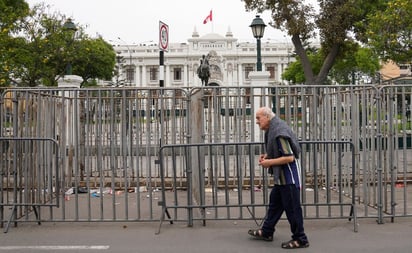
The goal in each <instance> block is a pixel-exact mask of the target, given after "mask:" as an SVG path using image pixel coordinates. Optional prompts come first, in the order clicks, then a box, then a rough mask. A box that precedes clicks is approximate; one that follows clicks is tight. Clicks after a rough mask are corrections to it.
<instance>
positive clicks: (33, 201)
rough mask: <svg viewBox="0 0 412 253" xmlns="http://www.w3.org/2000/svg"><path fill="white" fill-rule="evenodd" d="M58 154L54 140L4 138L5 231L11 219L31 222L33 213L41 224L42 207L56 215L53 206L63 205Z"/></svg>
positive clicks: (0, 188) (0, 211) (1, 206)
mask: <svg viewBox="0 0 412 253" xmlns="http://www.w3.org/2000/svg"><path fill="white" fill-rule="evenodd" d="M58 154H59V149H58V145H57V142H56V141H55V140H53V139H49V138H4V137H0V156H1V158H0V167H1V168H2V170H1V179H2V180H1V181H0V200H1V201H0V218H1V225H2V227H3V223H4V222H5V223H6V226H5V227H4V232H7V231H8V228H9V225H10V223H11V222H15V225H17V220H20V219H24V220H25V221H29V213H31V212H34V213H35V221H37V222H38V223H40V221H41V217H42V209H41V207H43V208H47V209H48V210H47V211H48V212H49V215H50V217H53V207H59V206H60V198H59V196H60V183H61V182H60V181H61V176H60V175H61V172H60V171H59V163H58V162H59V159H58ZM4 178H7V180H3V179H4ZM7 207H10V209H9V208H7ZM45 211H46V210H45ZM5 216H7V217H8V218H7V219H6V217H5Z"/></svg>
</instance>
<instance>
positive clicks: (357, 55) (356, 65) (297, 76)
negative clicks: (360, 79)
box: [282, 43, 380, 84]
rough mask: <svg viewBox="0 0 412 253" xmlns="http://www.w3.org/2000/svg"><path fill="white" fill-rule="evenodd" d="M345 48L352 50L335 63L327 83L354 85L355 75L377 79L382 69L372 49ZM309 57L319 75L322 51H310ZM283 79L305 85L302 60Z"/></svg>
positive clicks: (289, 67) (290, 65)
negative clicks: (377, 73) (378, 72)
mask: <svg viewBox="0 0 412 253" xmlns="http://www.w3.org/2000/svg"><path fill="white" fill-rule="evenodd" d="M345 46H346V47H348V46H351V47H352V48H351V49H346V50H344V51H345V54H344V55H342V56H341V57H339V58H338V59H337V60H336V61H335V64H334V65H333V67H332V69H331V70H330V71H329V74H328V78H327V81H325V83H328V84H330V83H339V84H349V83H353V81H354V80H353V77H354V75H357V76H368V77H372V78H373V77H375V76H376V72H377V71H378V70H379V69H380V63H379V62H380V60H379V58H378V56H377V55H376V54H374V52H373V51H372V50H371V49H370V48H367V47H360V46H359V44H357V43H352V44H351V45H350V44H349V43H347V44H346V45H345ZM308 57H309V60H310V62H311V66H312V68H313V72H314V73H318V72H319V69H320V68H321V66H322V59H323V53H322V52H321V49H320V50H312V51H310V52H309V53H308ZM282 79H284V80H287V81H289V82H291V83H304V82H305V81H306V79H305V75H304V73H303V68H302V63H301V61H300V59H296V61H295V62H292V63H291V64H289V66H288V67H287V68H286V70H285V72H284V73H283V74H282Z"/></svg>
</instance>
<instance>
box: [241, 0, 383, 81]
mask: <svg viewBox="0 0 412 253" xmlns="http://www.w3.org/2000/svg"><path fill="white" fill-rule="evenodd" d="M242 1H243V2H245V7H246V10H248V11H257V12H264V11H269V12H271V17H272V21H271V22H270V23H269V25H270V26H272V27H273V28H275V29H280V30H282V31H285V32H287V34H288V35H289V36H290V37H291V40H292V43H293V45H294V46H295V50H296V54H297V56H298V57H299V59H300V61H301V64H302V68H303V72H304V75H305V80H306V83H307V84H323V83H325V81H326V80H327V76H328V73H329V71H330V70H331V69H332V67H333V65H334V63H335V61H336V60H337V59H339V58H341V57H343V56H344V55H345V53H346V52H345V50H346V49H347V47H346V44H347V43H349V44H351V43H352V42H353V41H354V39H355V38H356V36H359V38H361V37H362V36H363V35H364V31H365V29H366V28H365V26H364V24H365V22H366V20H367V15H368V14H369V13H370V12H372V11H374V10H375V9H374V7H375V6H376V3H377V1H376V0H359V1H354V0H318V3H319V12H316V11H315V8H314V6H312V5H311V4H307V3H306V2H305V1H301V0H267V1H265V0H242ZM372 7H373V8H372ZM317 33H318V34H319V38H320V44H321V48H322V50H321V55H319V56H320V57H322V58H321V60H322V61H321V62H322V63H321V66H320V68H319V70H318V71H316V69H317V68H314V67H313V66H312V62H311V60H310V54H309V52H308V51H307V49H306V48H305V47H304V45H305V43H306V42H307V41H308V40H311V39H312V40H313V39H315V38H316V34H317Z"/></svg>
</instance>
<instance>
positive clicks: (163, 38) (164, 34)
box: [159, 23, 169, 51]
mask: <svg viewBox="0 0 412 253" xmlns="http://www.w3.org/2000/svg"><path fill="white" fill-rule="evenodd" d="M159 45H160V49H162V50H165V51H166V50H167V47H168V45H169V29H168V26H167V25H166V24H164V23H160V29H159Z"/></svg>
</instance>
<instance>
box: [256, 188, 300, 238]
mask: <svg viewBox="0 0 412 253" xmlns="http://www.w3.org/2000/svg"><path fill="white" fill-rule="evenodd" d="M283 211H285V212H286V217H287V219H288V221H289V224H290V231H291V232H292V239H293V240H298V241H300V242H302V243H306V242H308V238H307V237H306V235H305V232H304V229H303V215H302V207H301V204H300V190H299V189H298V188H296V186H295V185H275V186H274V187H273V189H272V191H271V192H270V200H269V209H268V211H267V214H266V219H265V221H264V223H263V226H262V230H263V233H264V234H265V235H273V234H274V233H275V226H276V224H277V223H278V221H279V219H280V218H281V216H282V214H283Z"/></svg>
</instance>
